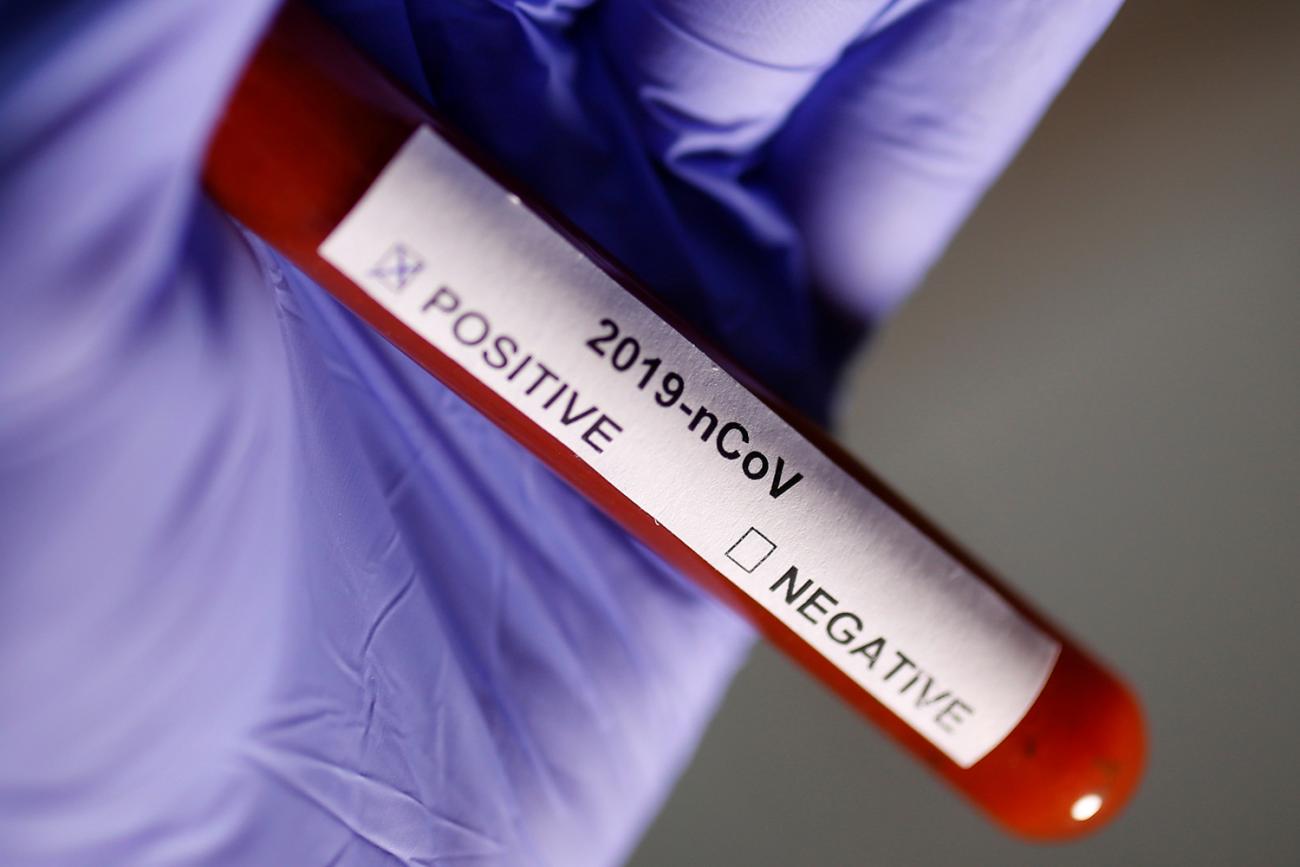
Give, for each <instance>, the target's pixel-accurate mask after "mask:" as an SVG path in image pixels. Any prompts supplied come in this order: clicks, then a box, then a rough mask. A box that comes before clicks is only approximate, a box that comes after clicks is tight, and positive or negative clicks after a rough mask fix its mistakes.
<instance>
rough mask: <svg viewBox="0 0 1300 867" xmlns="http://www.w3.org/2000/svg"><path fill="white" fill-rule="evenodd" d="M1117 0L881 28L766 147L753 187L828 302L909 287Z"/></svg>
mask: <svg viewBox="0 0 1300 867" xmlns="http://www.w3.org/2000/svg"><path fill="white" fill-rule="evenodd" d="M1118 6H1119V0H1070V2H1059V0H935V2H931V3H927V4H924V5H921V6H920V7H918V8H915V9H912V10H910V11H908V12H907V13H906V14H902V15H894V16H891V17H890V18H888V19H883V20H882V21H881V22H880V24H879V27H878V29H876V30H874V31H872V32H870V33H868V34H866V36H865V38H864V39H863V40H862V41H860V42H859V43H857V44H856V45H854V47H853V48H852V49H851V50H850V51H849V52H847V53H846V55H845V57H844V59H843V60H842V61H841V62H840V63H839V64H837V65H836V67H835V68H834V69H833V70H831V71H830V72H829V73H828V74H827V75H826V76H825V77H824V78H823V79H822V80H821V82H820V83H819V84H818V85H817V87H816V88H815V89H814V90H813V91H812V92H811V93H810V94H809V95H808V97H807V98H806V99H805V100H804V101H803V103H802V104H801V105H800V106H799V108H798V109H797V110H796V111H795V112H794V113H793V114H792V116H791V118H790V120H789V122H788V123H787V124H786V126H785V127H784V128H783V129H782V131H781V132H780V133H779V134H778V135H777V136H776V138H775V139H774V141H773V146H772V151H771V156H770V159H769V162H768V164H767V166H765V175H764V177H765V179H766V180H767V182H768V183H770V184H771V185H772V187H773V188H774V189H775V190H776V191H777V194H778V198H779V200H780V201H781V203H782V204H783V205H784V207H785V208H786V209H787V211H788V212H789V214H790V215H791V219H792V220H793V221H794V224H795V226H796V227H797V230H798V234H799V237H800V238H801V241H802V245H803V248H804V251H805V258H806V260H807V261H808V263H809V268H810V272H811V275H812V277H813V279H814V280H815V282H816V283H817V285H818V286H819V288H820V289H822V290H823V291H825V292H826V293H827V295H828V296H829V298H830V299H831V301H832V302H833V303H834V304H835V305H837V306H840V307H842V308H844V309H846V310H851V311H854V312H855V313H856V315H857V316H858V317H859V318H862V319H864V320H870V319H872V318H875V317H879V316H880V315H882V314H883V313H885V312H886V311H888V310H889V309H891V308H892V307H893V306H894V305H896V304H897V303H898V302H899V301H900V300H901V299H902V298H903V297H904V296H905V295H906V293H907V292H908V291H909V290H910V289H911V288H912V287H913V286H915V285H916V283H917V282H918V281H919V280H920V278H921V276H922V275H923V274H924V272H925V270H926V269H927V268H928V267H929V266H930V265H931V264H932V263H933V261H934V260H935V259H936V258H937V257H938V255H939V254H940V252H941V251H942V250H943V247H944V246H945V245H946V244H947V242H948V240H949V239H950V238H951V236H952V234H953V233H954V232H955V231H956V229H957V227H958V226H959V225H960V224H961V222H962V220H963V219H964V218H965V217H966V215H967V213H968V212H969V211H970V210H971V208H972V207H973V206H974V204H975V202H976V201H977V200H978V199H979V197H980V195H981V194H982V193H983V192H984V190H985V188H986V187H987V186H988V185H989V184H990V183H991V182H992V181H993V179H994V178H995V177H996V176H997V175H998V173H999V172H1000V171H1001V170H1002V168H1003V167H1004V166H1005V165H1006V163H1007V161H1008V160H1009V159H1010V157H1011V156H1012V154H1013V153H1014V152H1015V151H1016V149H1017V148H1019V146H1020V144H1021V143H1022V142H1023V141H1024V139H1025V138H1026V136H1027V135H1028V134H1029V132H1030V130H1031V129H1032V128H1033V126H1034V124H1035V123H1036V122H1037V120H1038V118H1039V117H1040V116H1041V115H1042V113H1043V112H1044V110H1045V109H1046V108H1047V105H1048V103H1049V102H1050V101H1051V99H1052V97H1053V96H1054V95H1055V94H1056V92H1057V91H1058V90H1059V89H1060V88H1061V87H1062V86H1063V85H1064V83H1065V81H1066V80H1067V78H1068V77H1069V75H1070V73H1071V72H1072V71H1073V69H1074V68H1075V66H1076V65H1077V64H1078V63H1079V61H1080V60H1081V59H1082V57H1083V56H1084V54H1085V53H1086V52H1087V51H1088V49H1089V48H1090V47H1091V45H1092V44H1093V42H1094V41H1095V40H1096V39H1097V37H1098V36H1099V35H1100V34H1101V32H1102V31H1103V30H1104V29H1105V27H1106V25H1107V24H1108V23H1109V21H1110V19H1111V18H1112V17H1113V15H1114V13H1115V11H1116V9H1117V8H1118Z"/></svg>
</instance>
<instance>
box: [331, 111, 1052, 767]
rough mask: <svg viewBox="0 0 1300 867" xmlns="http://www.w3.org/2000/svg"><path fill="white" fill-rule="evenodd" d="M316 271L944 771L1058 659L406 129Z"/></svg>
mask: <svg viewBox="0 0 1300 867" xmlns="http://www.w3.org/2000/svg"><path fill="white" fill-rule="evenodd" d="M320 255H321V256H322V257H323V258H324V259H325V260H326V261H328V262H329V263H330V264H332V265H333V266H334V267H336V268H337V269H338V270H339V271H341V272H342V273H343V274H344V275H346V276H347V277H348V278H350V279H351V280H352V281H353V282H355V283H356V284H357V285H358V286H359V287H361V289H363V290H364V291H365V292H366V293H367V294H368V295H370V296H371V297H372V298H374V299H375V300H376V301H377V302H379V304H381V305H382V306H383V307H384V308H386V309H387V310H388V311H389V312H391V313H392V314H393V315H394V316H395V317H396V318H397V319H398V320H400V321H401V322H403V323H405V324H406V325H407V326H408V327H409V328H411V329H412V330H413V331H414V332H416V333H417V334H418V335H420V337H422V338H423V339H424V340H427V341H428V342H429V343H431V344H433V345H434V346H435V347H437V348H438V349H439V350H441V351H442V352H443V353H445V354H446V355H447V356H449V357H450V358H452V359H453V360H454V361H456V362H457V363H458V364H460V365H461V366H462V367H464V368H465V370H466V371H468V372H469V373H470V374H472V375H473V376H474V377H476V378H477V379H479V380H480V381H481V382H483V384H484V385H486V386H487V387H488V388H490V389H492V390H493V391H494V392H496V393H497V394H498V395H500V396H501V397H502V398H504V399H505V400H506V401H508V402H509V403H510V404H512V405H513V406H515V407H516V408H517V409H518V410H520V411H521V412H523V413H524V414H525V415H527V416H528V417H529V418H531V419H532V420H533V421H534V422H536V423H537V424H538V425H540V426H541V427H542V428H544V429H545V430H546V431H547V432H549V433H550V434H551V435H552V436H554V437H555V438H556V439H557V440H559V441H560V442H561V443H563V444H564V445H565V446H567V447H568V448H569V449H571V450H572V451H573V452H574V454H576V455H578V456H579V457H581V458H582V460H584V461H585V462H586V463H587V464H589V465H590V466H591V467H592V468H593V469H594V470H596V472H598V473H599V474H600V475H601V476H603V477H604V478H605V479H607V480H608V481H609V482H610V483H611V484H613V485H614V486H615V487H616V488H618V489H619V490H620V491H622V492H623V494H624V495H626V496H627V497H628V498H629V499H630V500H631V501H632V502H634V503H635V504H636V505H637V506H639V507H640V508H641V509H643V510H644V511H645V512H647V513H648V514H649V515H650V516H651V517H653V518H654V519H655V520H656V521H658V522H659V523H661V524H662V525H663V526H664V527H665V528H666V529H667V530H668V531H669V532H671V533H672V534H673V535H674V536H676V537H677V538H678V539H680V540H681V541H682V542H684V543H685V544H686V545H687V546H689V547H690V548H691V549H692V550H694V551H695V552H696V553H697V554H699V556H700V557H702V558H703V559H704V560H706V561H707V562H708V563H710V564H711V565H712V566H713V567H715V568H716V569H717V570H718V571H719V572H721V573H722V574H723V575H725V576H726V577H727V578H728V579H729V580H731V581H732V582H734V583H735V584H736V585H737V586H738V587H740V588H741V589H742V590H743V591H744V592H745V593H746V594H748V595H749V596H750V597H752V598H753V599H754V600H755V601H756V602H758V603H759V604H760V605H761V606H763V607H764V608H765V609H767V610H768V611H770V612H771V613H772V614H774V615H775V616H776V617H777V618H779V619H780V620H781V621H782V622H783V623H785V624H786V625H787V626H789V627H790V628H791V629H792V630H793V631H794V632H795V633H796V634H798V635H799V636H800V637H802V638H803V639H804V640H805V641H807V642H808V643H809V644H810V645H812V646H813V647H814V648H816V649H817V651H818V652H819V653H821V654H822V655H823V656H825V657H826V658H827V659H828V660H830V661H831V662H832V663H833V664H834V665H835V666H836V667H838V668H839V669H840V670H842V671H843V672H844V673H845V674H847V675H848V676H849V677H850V678H852V679H853V680H854V681H856V682H857V683H859V684H861V685H862V688H863V689H865V690H867V692H869V693H870V694H871V695H873V696H875V698H877V699H878V700H879V701H880V702H881V703H882V704H884V705H885V706H886V707H888V708H889V709H890V710H892V711H893V712H894V713H895V714H897V715H898V716H899V717H901V718H902V719H903V720H905V721H906V722H907V724H908V725H910V726H911V727H912V728H914V729H916V731H918V732H919V733H920V734H922V735H923V736H924V737H925V738H927V739H928V740H929V741H930V742H931V743H933V744H934V745H935V746H936V747H938V748H939V749H940V750H942V751H943V752H944V753H945V754H947V755H948V756H949V757H950V758H951V759H952V760H953V761H954V762H956V763H957V764H958V765H960V766H961V767H963V768H966V767H970V766H971V765H973V764H974V763H975V762H977V761H979V760H980V758H982V757H983V756H984V755H985V754H987V753H988V752H989V750H991V749H993V748H994V747H995V746H997V745H998V744H999V743H1001V741H1002V740H1003V738H1005V737H1006V736H1007V734H1008V733H1009V732H1010V731H1011V730H1012V729H1013V728H1015V726H1016V724H1017V723H1018V722H1019V721H1020V720H1021V718H1022V717H1023V716H1024V715H1025V713H1026V711H1028V710H1029V707H1030V705H1032V704H1033V702H1034V699H1035V698H1037V696H1038V693H1039V691H1040V690H1041V689H1042V687H1043V684H1044V683H1045V682H1046V680H1047V677H1048V675H1049V674H1050V673H1051V670H1052V666H1053V664H1054V663H1055V661H1056V657H1057V655H1058V653H1059V652H1060V645H1059V644H1058V643H1057V642H1056V641H1055V640H1053V639H1052V638H1051V637H1050V636H1048V635H1046V634H1044V633H1043V632H1042V631H1041V630H1040V629H1038V628H1037V627H1036V626H1034V625H1033V624H1032V623H1030V622H1029V621H1027V620H1026V619H1025V618H1024V617H1023V616H1022V615H1021V614H1020V613H1019V612H1017V611H1016V610H1015V609H1013V608H1012V607H1011V606H1010V605H1009V604H1008V603H1007V602H1006V601H1005V600H1004V599H1002V598H1001V597H1000V596H999V595H998V594H997V593H995V592H994V591H993V590H992V589H990V588H989V587H988V586H987V585H985V584H984V583H983V582H982V581H981V580H980V579H978V578H977V577H975V576H974V575H973V574H971V572H970V571H969V570H967V569H966V568H965V567H964V566H962V565H961V564H960V563H958V562H957V561H956V560H954V559H953V558H952V557H951V556H949V555H948V554H947V553H946V552H944V551H943V550H942V549H941V548H939V547H937V546H936V545H935V544H934V543H933V542H931V541H930V540H929V539H928V538H926V536H925V535H923V534H922V533H921V532H920V531H918V530H917V529H915V528H914V527H913V526H912V525H911V524H909V523H908V522H907V521H906V520H904V519H903V518H902V517H900V516H899V515H898V514H897V513H896V512H894V511H893V510H892V509H891V508H890V507H889V506H887V505H886V504H885V503H883V502H882V501H881V500H880V499H878V498H877V497H876V496H874V495H873V494H872V493H871V492H870V491H868V490H867V489H866V488H864V487H863V486H862V485H861V484H859V483H858V482H857V481H855V480H854V479H852V478H851V477H850V476H849V475H848V474H847V473H846V472H844V470H842V469H840V468H839V467H838V466H836V465H835V464H834V463H833V462H832V461H831V460H830V459H829V458H827V457H826V456H824V455H823V454H822V453H821V452H820V451H819V450H818V449H817V448H816V447H814V446H813V445H812V444H811V443H809V442H808V441H807V440H806V439H805V438H804V437H803V436H802V435H800V434H799V433H797V432H796V431H794V430H793V429H792V428H791V427H790V426H789V425H788V424H786V423H785V422H784V421H782V420H781V419H780V418H779V417H778V416H777V415H776V414H775V413H774V412H773V411H772V410H771V409H769V408H768V407H767V406H766V405H765V404H764V403H763V402H762V401H760V400H759V399H758V398H757V397H755V396H754V395H753V394H751V393H750V392H749V391H748V390H747V389H746V388H745V387H744V386H742V385H741V384H740V383H738V382H737V381H736V380H735V379H734V378H732V377H731V376H730V375H729V374H727V373H726V372H725V371H723V370H720V369H719V368H718V366H717V365H716V364H714V363H713V362H712V361H711V360H710V359H709V358H708V356H706V355H705V354H704V353H703V352H701V351H700V350H699V349H697V348H696V347H695V346H694V345H693V344H692V343H691V342H690V341H689V340H687V339H686V338H684V337H683V336H682V335H680V334H679V333H678V332H677V331H675V330H674V329H673V328H672V327H671V326H669V325H668V324H667V323H665V322H664V321H663V320H662V319H661V318H660V317H659V316H658V315H657V314H655V313H654V312H652V311H651V310H650V309H649V308H647V307H646V306H645V305H644V304H642V303H641V302H640V301H638V300H637V299H636V298H634V297H633V296H632V295H631V294H629V293H628V292H626V291H625V290H624V289H623V288H622V287H620V286H619V285H618V283H616V282H615V281H614V280H613V279H611V278H610V277H609V276H608V275H607V274H605V273H604V272H603V271H602V270H601V269H600V268H598V267H597V266H596V265H595V264H593V263H592V262H591V261H590V260H589V259H587V258H586V257H585V256H584V255H582V254H581V253H580V252H579V251H578V250H577V249H576V248H574V247H573V246H572V245H571V244H570V243H569V242H568V241H567V240H565V239H564V238H563V237H562V236H561V235H559V234H558V233H557V232H555V231H554V230H553V229H551V228H550V227H549V226H548V225H547V224H546V223H545V222H544V221H543V220H541V219H540V218H539V217H537V216H536V215H534V214H533V213H532V212H531V211H529V210H528V209H527V208H525V207H523V206H522V205H521V204H520V203H519V200H518V199H516V198H515V197H513V196H511V195H510V194H509V193H508V192H507V191H506V190H505V189H503V188H502V187H501V186H500V185H499V184H497V183H496V182H495V181H493V180H492V179H491V178H489V177H488V176H487V175H486V174H484V173H483V172H482V171H481V170H480V169H478V168H477V167H476V166H475V165H474V164H473V163H471V162H470V161H469V160H467V159H466V158H465V157H464V156H462V155H461V154H460V153H459V152H457V151H456V150H454V149H453V148H452V147H451V146H449V145H448V144H447V143H446V142H444V141H443V140H442V139H441V138H439V137H438V136H437V135H435V134H434V133H433V132H431V131H430V130H428V129H420V130H417V131H416V132H415V133H414V134H413V135H412V136H411V138H410V139H409V140H408V141H407V142H406V144H405V145H404V146H403V148H402V149H401V151H400V152H399V153H398V154H397V156H395V157H394V158H393V160H392V161H391V162H390V163H389V165H388V166H387V167H386V168H385V169H384V171H383V172H382V173H381V174H380V176H379V178H378V179H377V180H376V181H375V182H374V184H373V185H372V186H371V187H370V189H369V190H368V191H367V192H366V194H365V195H364V196H363V197H362V198H361V200H360V201H359V202H358V203H357V205H356V206H355V207H354V208H353V209H352V211H351V213H349V214H348V216H347V217H346V218H345V219H344V220H343V222H342V223H340V224H339V225H338V227H336V228H335V229H334V231H333V232H332V233H331V234H330V236H329V237H328V238H327V239H326V240H325V242H324V243H323V244H322V245H321V247H320Z"/></svg>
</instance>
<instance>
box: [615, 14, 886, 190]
mask: <svg viewBox="0 0 1300 867" xmlns="http://www.w3.org/2000/svg"><path fill="white" fill-rule="evenodd" d="M888 5H889V4H888V2H887V0H873V2H865V3H838V2H827V0H813V2H793V3H792V2H783V0H767V2H749V0H711V2H691V0H604V3H603V4H602V6H601V8H600V9H599V18H600V20H601V33H602V38H603V40H604V42H605V44H606V49H607V52H608V55H609V57H610V58H611V63H612V65H613V67H614V69H615V70H616V71H617V73H618V74H619V77H620V79H621V80H622V83H623V85H624V89H625V92H626V93H627V95H628V99H629V100H630V101H631V102H633V103H634V104H635V105H636V107H637V108H638V109H639V111H638V113H637V120H638V123H639V126H640V128H641V132H642V139H643V141H644V142H645V143H646V145H647V146H648V147H649V148H650V149H651V151H652V152H654V153H655V154H656V155H657V156H658V157H659V158H660V159H661V160H663V162H664V163H666V164H667V165H668V167H669V168H670V169H671V170H674V171H678V172H689V171H690V163H691V162H692V160H693V159H698V158H705V157H708V158H710V163H711V167H712V168H713V169H715V170H716V168H717V165H716V160H717V158H718V157H720V156H730V157H735V158H739V159H741V160H742V161H743V159H744V158H747V157H749V156H750V155H751V154H753V152H754V151H755V150H756V149H757V148H758V147H760V146H761V145H762V143H763V142H764V141H765V140H766V139H767V137H768V136H769V135H770V134H771V133H772V131H773V130H775V129H776V128H777V127H778V126H779V125H780V124H781V123H782V122H783V121H784V120H785V118H786V115H787V114H788V113H789V111H790V110H791V109H792V108H793V107H794V106H795V104H797V103H798V101H799V100H800V99H801V98H802V96H803V95H804V93H806V92H807V90H808V89H809V88H810V87H811V86H812V85H813V83H814V82H815V81H816V80H817V78H818V76H819V75H820V74H821V73H822V72H823V71H824V70H825V69H827V68H828V67H829V66H830V65H831V64H832V63H834V62H835V60H836V59H837V58H838V57H839V55H840V52H841V51H843V49H844V48H845V47H846V46H847V45H848V44H849V42H850V41H852V40H853V38H854V37H855V36H856V35H857V34H858V33H859V32H861V31H862V30H863V28H865V27H867V26H868V25H869V23H870V22H871V21H872V20H873V19H874V18H876V17H877V16H878V15H879V14H880V13H881V12H882V10H884V9H885V8H886V7H887V6H888Z"/></svg>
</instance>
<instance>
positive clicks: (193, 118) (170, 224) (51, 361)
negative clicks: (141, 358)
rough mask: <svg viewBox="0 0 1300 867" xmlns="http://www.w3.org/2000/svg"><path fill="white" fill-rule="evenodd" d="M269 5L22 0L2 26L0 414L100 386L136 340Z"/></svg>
mask: <svg viewBox="0 0 1300 867" xmlns="http://www.w3.org/2000/svg"><path fill="white" fill-rule="evenodd" d="M272 6H273V4H272V3H271V2H270V0H240V2H237V3H228V4H218V5H216V6H213V5H211V4H202V3H197V4H195V3H187V4H175V3H168V2H153V3H127V4H120V3H119V4H108V5H103V4H95V3H85V2H83V3H57V4H27V5H25V6H24V7H23V11H22V12H15V13H12V16H11V17H8V18H7V19H6V23H5V26H4V27H3V28H0V129H3V135H0V225H3V227H4V236H3V245H4V249H3V255H0V291H3V292H4V295H5V313H4V315H3V316H0V371H3V378H2V379H0V405H3V406H5V407H6V411H5V412H4V413H0V425H4V424H10V423H12V424H16V423H18V421H19V420H20V418H19V417H20V415H21V416H23V417H25V416H26V414H27V413H28V412H36V411H37V410H36V407H37V406H38V405H40V406H49V405H50V404H51V403H52V402H54V401H56V399H59V398H60V396H61V395H63V394H64V391H63V390H64V389H67V388H74V389H80V390H79V392H78V393H79V394H81V395H82V396H83V397H85V398H87V399H93V397H94V396H95V395H96V394H102V393H103V391H102V388H101V386H102V385H103V384H104V380H103V379H100V378H99V377H102V376H105V375H107V374H110V373H111V369H112V361H113V359H114V358H115V357H116V355H117V353H118V352H119V350H120V349H121V347H122V344H123V341H125V340H127V339H128V338H129V339H138V338H139V337H140V333H138V332H139V328H140V326H141V324H142V322H143V321H144V320H145V319H147V318H148V317H149V316H150V315H151V314H152V313H153V312H154V310H155V308H154V306H153V305H155V304H156V303H157V302H158V300H159V299H158V293H159V291H160V289H161V288H162V287H163V286H164V285H166V283H167V280H166V278H167V277H168V276H169V273H170V270H171V269H172V268H173V267H174V266H175V263H176V259H177V251H178V250H179V248H180V245H181V243H182V238H183V235H184V232H185V231H186V229H187V227H188V223H189V221H190V219H191V217H192V211H193V205H194V202H195V200H196V198H197V195H198V185H197V182H196V175H197V169H198V165H199V162H200V160H201V159H202V154H203V148H204V144H205V141H206V138H207V134H208V130H209V128H210V126H211V125H212V123H213V122H214V121H215V118H216V116H217V112H218V111H219V110H220V108H221V102H222V99H223V98H224V95H225V92H226V90H227V89H228V88H229V87H230V85H231V83H232V82H233V80H234V77H235V76H236V75H237V74H238V72H239V69H240V63H241V59H242V58H243V56H244V55H245V53H246V52H247V51H248V50H250V49H251V47H252V43H253V41H254V39H255V38H256V35H257V32H258V29H259V27H260V26H261V24H262V22H263V21H264V20H265V18H266V16H267V15H268V14H269V13H270V11H271V7H272ZM6 14H7V15H9V13H6ZM88 277H93V279H88ZM196 309H202V308H201V307H200V308H196ZM151 333H154V332H151Z"/></svg>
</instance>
